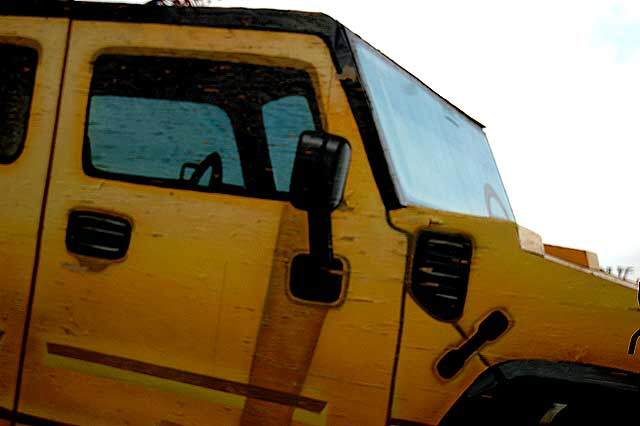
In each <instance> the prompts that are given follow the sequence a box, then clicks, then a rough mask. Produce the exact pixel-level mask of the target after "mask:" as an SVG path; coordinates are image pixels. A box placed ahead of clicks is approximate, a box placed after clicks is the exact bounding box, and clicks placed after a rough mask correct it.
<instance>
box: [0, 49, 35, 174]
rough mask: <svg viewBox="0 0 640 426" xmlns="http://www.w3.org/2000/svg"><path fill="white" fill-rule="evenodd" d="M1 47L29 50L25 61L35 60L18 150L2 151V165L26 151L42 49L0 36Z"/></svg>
mask: <svg viewBox="0 0 640 426" xmlns="http://www.w3.org/2000/svg"><path fill="white" fill-rule="evenodd" d="M0 47H8V48H13V49H16V50H20V49H21V50H23V51H25V52H29V55H33V56H32V57H31V58H27V57H26V55H25V58H24V59H25V61H29V60H33V62H32V63H31V65H32V67H33V69H32V70H30V71H29V78H30V79H31V81H30V82H29V83H30V86H31V87H30V92H29V101H28V105H27V106H26V111H25V113H24V116H23V117H22V119H21V122H20V125H21V127H22V129H21V131H22V136H21V140H20V141H19V142H18V145H17V149H16V152H15V153H14V154H13V155H4V153H2V151H0V165H10V164H13V163H15V162H16V161H17V160H18V158H20V156H21V155H22V153H23V152H24V147H25V144H26V141H27V137H28V133H29V123H30V121H31V109H32V107H33V98H34V95H35V92H36V82H37V77H38V76H37V74H38V69H39V68H40V51H39V49H38V48H37V47H35V46H32V45H28V44H21V43H19V42H16V41H13V40H11V39H8V40H6V39H4V38H0Z"/></svg>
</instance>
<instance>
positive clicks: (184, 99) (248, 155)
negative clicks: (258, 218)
mask: <svg viewBox="0 0 640 426" xmlns="http://www.w3.org/2000/svg"><path fill="white" fill-rule="evenodd" d="M314 129H315V130H318V129H320V117H319V111H318V107H317V103H316V100H315V94H314V91H313V85H312V83H311V78H310V76H309V75H308V74H307V73H306V72H304V71H302V70H298V69H293V68H285V67H272V66H263V65H253V64H243V63H233V62H218V61H211V60H205V59H193V58H172V57H148V56H129V55H102V56H100V57H99V58H98V59H97V60H96V62H95V64H94V72H93V79H92V82H91V89H90V95H89V105H88V118H87V125H86V137H85V148H84V160H83V164H84V169H85V172H86V173H87V174H89V175H91V176H99V177H105V178H108V179H116V180H125V181H131V182H137V183H142V184H149V185H157V186H168V187H174V188H181V189H191V190H199V191H210V192H225V193H232V194H238V195H247V196H253V197H260V198H274V199H287V197H288V191H289V180H290V175H291V168H292V166H293V160H294V156H295V151H296V146H297V143H298V138H299V135H300V133H302V132H303V131H305V130H314Z"/></svg>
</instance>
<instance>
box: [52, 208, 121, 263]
mask: <svg viewBox="0 0 640 426" xmlns="http://www.w3.org/2000/svg"><path fill="white" fill-rule="evenodd" d="M130 241H131V223H130V222H129V221H128V220H126V219H124V218H122V217H119V216H113V215H109V214H106V213H98V212H93V211H83V210H74V211H72V212H71V213H70V214H69V222H68V223H67V237H66V241H65V242H66V244H67V250H69V251H70V252H73V253H77V254H81V255H83V256H91V257H101V258H103V259H110V260H115V259H121V258H123V257H124V255H125V254H127V250H128V249H129V242H130Z"/></svg>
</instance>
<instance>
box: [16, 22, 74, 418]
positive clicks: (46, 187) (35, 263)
mask: <svg viewBox="0 0 640 426" xmlns="http://www.w3.org/2000/svg"><path fill="white" fill-rule="evenodd" d="M72 22H73V20H72V19H71V18H69V23H68V24H67V36H66V41H65V47H64V55H63V62H62V70H61V74H60V84H59V86H58V102H57V105H56V113H55V116H54V125H53V134H52V139H51V149H50V151H49V161H48V163H47V174H46V178H45V183H44V191H43V194H42V204H41V205H40V220H39V223H38V232H37V234H36V235H37V236H36V247H35V255H34V260H33V269H32V270H31V284H30V287H29V298H28V301H27V309H26V314H25V320H24V328H23V332H22V343H21V345H20V359H19V361H18V375H17V378H16V386H15V391H14V397H13V409H12V410H13V412H14V413H16V412H18V405H19V403H20V391H21V388H22V373H23V369H24V361H25V356H26V349H27V341H28V337H29V326H30V324H31V312H32V308H33V300H34V296H35V286H36V281H37V277H38V265H39V263H40V251H41V246H42V234H43V231H44V219H45V213H46V207H47V200H48V198H49V187H50V184H51V171H52V166H53V156H54V151H55V146H56V139H57V137H58V127H59V119H60V108H61V104H62V95H63V89H64V81H65V78H66V69H67V61H68V56H69V45H70V42H71V25H72ZM11 426H15V420H12V422H11Z"/></svg>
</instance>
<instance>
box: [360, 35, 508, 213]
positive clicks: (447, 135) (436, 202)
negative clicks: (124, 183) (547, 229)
mask: <svg viewBox="0 0 640 426" xmlns="http://www.w3.org/2000/svg"><path fill="white" fill-rule="evenodd" d="M354 42H355V47H356V54H357V59H358V65H359V70H360V73H361V74H362V77H363V79H364V83H365V86H366V90H367V95H368V97H369V99H370V100H371V102H372V104H373V109H374V113H375V117H376V124H377V127H378V132H379V133H380V135H381V138H382V139H383V142H384V144H385V148H386V150H387V152H388V156H389V160H390V161H391V163H392V170H393V172H394V173H395V180H396V183H397V184H398V185H399V186H400V190H401V193H402V195H403V196H404V198H405V200H406V201H407V202H408V203H410V204H414V205H421V206H426V207H430V208H435V209H440V210H448V211H453V212H457V213H464V214H472V215H477V216H490V217H499V218H503V219H508V220H513V219H514V218H513V213H512V211H511V206H510V205H509V200H508V198H507V194H506V192H505V190H504V187H503V185H502V181H501V179H500V175H499V173H498V169H497V167H496V164H495V161H494V159H493V155H492V154H491V150H490V148H489V144H488V142H487V138H486V136H485V134H484V132H483V130H482V128H481V127H480V126H479V125H478V124H477V123H475V122H473V121H472V120H470V119H469V118H468V117H467V116H465V115H464V114H462V113H461V112H460V111H459V110H457V109H456V108H454V107H453V106H451V105H450V104H449V103H448V102H446V101H445V100H443V99H442V98H440V97H439V96H438V95H437V94H435V93H434V92H433V91H431V90H430V89H429V88H428V87H426V86H425V85H423V84H422V83H421V82H419V81H418V80H416V79H415V78H414V77H412V76H411V75H409V74H408V73H407V72H406V71H404V70H402V69H401V68H399V67H398V66H397V65H395V64H394V63H392V62H391V61H390V60H389V59H387V58H386V57H384V56H383V55H382V54H380V53H379V52H378V51H376V50H374V49H373V48H371V47H370V46H368V45H367V44H365V43H364V42H362V41H361V40H360V39H357V38H354Z"/></svg>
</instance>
